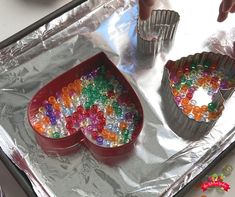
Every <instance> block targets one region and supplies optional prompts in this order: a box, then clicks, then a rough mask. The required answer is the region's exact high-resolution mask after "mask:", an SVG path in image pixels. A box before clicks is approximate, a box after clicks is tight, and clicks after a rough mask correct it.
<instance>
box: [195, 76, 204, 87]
mask: <svg viewBox="0 0 235 197" xmlns="http://www.w3.org/2000/svg"><path fill="white" fill-rule="evenodd" d="M204 83H205V79H204V78H200V79H198V80H197V85H198V86H202V85H203V84H204Z"/></svg>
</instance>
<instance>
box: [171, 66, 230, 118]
mask: <svg viewBox="0 0 235 197" xmlns="http://www.w3.org/2000/svg"><path fill="white" fill-rule="evenodd" d="M173 67H174V65H173V64H171V65H168V69H169V72H170V77H169V79H170V86H171V91H172V94H173V96H174V100H175V102H176V104H177V105H178V107H179V108H181V109H182V112H183V113H184V114H185V115H187V116H188V117H189V118H190V119H193V120H195V121H198V122H210V121H212V120H216V119H217V118H218V117H219V116H220V115H221V113H222V110H223V105H222V104H219V103H218V102H217V101H215V100H216V98H215V97H216V95H217V94H218V93H219V91H220V90H227V89H229V88H231V86H232V85H234V79H233V78H229V77H226V76H225V75H224V73H223V72H222V71H221V70H218V69H217V67H219V66H218V65H217V64H211V63H209V62H205V63H203V64H197V63H194V62H191V63H185V65H184V66H182V67H181V68H179V69H177V70H174V68H173ZM199 93H200V94H201V95H198V94H199ZM200 97H201V98H200Z"/></svg>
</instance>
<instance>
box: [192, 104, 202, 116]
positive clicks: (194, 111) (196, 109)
mask: <svg viewBox="0 0 235 197" xmlns="http://www.w3.org/2000/svg"><path fill="white" fill-rule="evenodd" d="M192 113H193V114H194V115H195V114H197V113H201V108H200V107H199V106H194V107H193V111H192Z"/></svg>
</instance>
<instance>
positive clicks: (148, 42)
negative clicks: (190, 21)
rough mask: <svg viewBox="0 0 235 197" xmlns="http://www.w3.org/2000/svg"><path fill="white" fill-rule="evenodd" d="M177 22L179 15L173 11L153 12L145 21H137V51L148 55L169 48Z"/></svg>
mask: <svg viewBox="0 0 235 197" xmlns="http://www.w3.org/2000/svg"><path fill="white" fill-rule="evenodd" d="M179 20H180V16H179V14H178V13H177V12H175V11H173V10H153V11H152V12H151V16H150V17H149V18H148V19H147V20H140V19H138V21H137V49H138V51H139V52H141V53H143V54H149V55H150V54H155V53H157V52H158V50H162V49H167V48H169V46H170V45H171V41H172V40H173V38H174V35H175V32H176V29H177V26H178V23H179Z"/></svg>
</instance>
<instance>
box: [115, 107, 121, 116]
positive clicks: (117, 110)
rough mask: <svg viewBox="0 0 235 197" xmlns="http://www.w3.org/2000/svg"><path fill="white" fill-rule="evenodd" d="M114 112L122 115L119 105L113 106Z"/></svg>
mask: <svg viewBox="0 0 235 197" xmlns="http://www.w3.org/2000/svg"><path fill="white" fill-rule="evenodd" d="M114 110H115V113H116V114H117V116H121V115H122V109H121V108H120V107H118V108H115V109H114Z"/></svg>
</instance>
